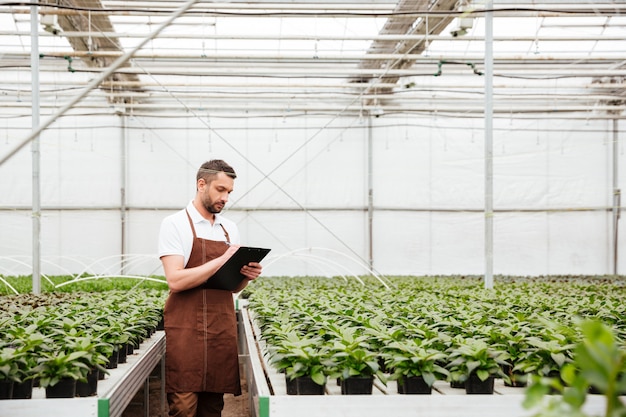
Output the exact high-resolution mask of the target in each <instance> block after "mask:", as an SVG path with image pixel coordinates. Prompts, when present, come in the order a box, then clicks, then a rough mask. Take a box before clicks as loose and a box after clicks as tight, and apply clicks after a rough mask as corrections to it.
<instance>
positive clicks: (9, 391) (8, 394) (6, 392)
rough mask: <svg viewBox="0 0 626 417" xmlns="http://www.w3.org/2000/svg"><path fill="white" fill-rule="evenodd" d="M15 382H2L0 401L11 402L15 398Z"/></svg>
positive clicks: (0, 382) (0, 384) (5, 380)
mask: <svg viewBox="0 0 626 417" xmlns="http://www.w3.org/2000/svg"><path fill="white" fill-rule="evenodd" d="M13 384H14V382H13V381H10V380H7V379H3V380H0V400H10V399H11V398H13Z"/></svg>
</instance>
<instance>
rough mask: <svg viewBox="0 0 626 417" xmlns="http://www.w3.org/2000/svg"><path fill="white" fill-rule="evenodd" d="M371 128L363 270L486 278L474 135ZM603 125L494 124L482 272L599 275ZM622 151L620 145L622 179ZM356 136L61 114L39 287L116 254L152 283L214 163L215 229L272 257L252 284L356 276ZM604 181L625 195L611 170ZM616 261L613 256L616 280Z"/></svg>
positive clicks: (13, 225)
mask: <svg viewBox="0 0 626 417" xmlns="http://www.w3.org/2000/svg"><path fill="white" fill-rule="evenodd" d="M29 123H30V121H28V120H22V119H13V120H11V121H10V122H7V125H6V128H5V130H4V132H3V133H4V135H3V136H4V137H3V139H4V140H2V141H0V156H1V155H5V154H6V153H7V152H9V151H10V150H11V149H12V148H13V147H14V146H15V145H16V144H17V143H19V141H20V140H21V139H22V138H24V137H26V136H27V134H28V129H29ZM124 126H125V127H124ZM372 126H373V127H372V131H371V134H372V141H373V142H372V149H373V153H372V173H373V176H372V184H373V201H374V215H373V243H372V251H373V258H374V267H375V269H376V270H377V271H378V272H380V273H382V274H429V275H434V274H482V273H484V225H483V223H484V214H483V212H482V210H483V205H484V178H483V172H484V148H483V131H482V126H483V121H482V120H479V119H471V118H457V119H455V118H445V117H434V116H424V117H421V116H398V117H390V116H383V117H380V118H375V119H373V120H372ZM619 126H620V128H621V129H622V130H624V128H625V126H624V124H623V123H621V124H620V125H619ZM611 127H612V122H610V121H602V120H587V121H574V120H559V119H552V120H548V119H538V120H525V119H522V120H515V119H513V118H512V119H510V120H508V119H507V120H501V119H496V121H495V124H494V148H493V150H494V208H495V210H496V213H495V216H494V272H495V273H496V274H521V275H540V274H608V273H611V272H612V255H611V251H612V246H611V239H612V237H611V230H612V229H611V213H610V211H607V208H609V207H610V206H611V204H612V178H611V172H612V171H611V170H612V168H611V152H612V143H611V141H612V138H613V136H612V132H611V131H610V129H611ZM0 129H1V127H0ZM0 138H2V136H1V135H0ZM625 139H626V137H625V134H624V133H620V144H619V148H618V159H619V165H620V168H622V167H624V166H626V161H625V156H624V152H623V148H624V146H623V142H624V140H625ZM367 140H368V123H367V121H366V120H356V119H352V118H338V119H328V118H318V117H312V116H311V117H307V118H289V117H287V118H282V117H280V118H264V119H243V120H240V119H238V120H236V119H216V118H211V119H209V118H208V117H207V118H206V119H203V120H200V119H199V118H197V117H193V116H190V118H189V119H175V118H166V117H162V118H141V117H137V116H133V117H127V118H126V119H125V120H122V119H121V118H120V117H117V116H89V117H87V116H80V115H76V116H68V117H63V118H62V119H60V120H59V121H57V122H56V123H55V124H53V125H52V126H51V127H50V128H49V129H48V130H46V131H45V132H44V133H43V134H42V137H41V182H42V187H41V196H42V207H43V211H42V221H41V224H42V232H41V244H42V257H43V259H44V263H43V265H42V267H43V270H44V273H49V274H57V273H67V272H68V271H69V272H72V273H78V272H81V271H82V269H83V268H85V267H86V266H88V265H90V264H92V263H93V266H91V267H89V268H90V269H91V270H93V272H111V273H114V272H112V271H113V270H115V269H117V270H119V268H120V267H119V255H120V251H121V248H122V242H124V247H125V251H126V253H127V254H129V255H133V257H130V258H129V259H132V260H133V263H132V264H130V265H128V267H127V268H126V269H125V272H127V273H143V274H148V273H155V274H161V273H162V272H161V270H160V267H159V262H158V259H156V239H157V234H158V228H159V224H160V221H161V219H162V218H163V217H164V216H166V215H168V214H170V213H172V212H173V211H175V210H178V209H180V208H182V207H183V206H184V205H185V204H186V203H187V202H188V201H189V200H190V199H191V198H192V197H193V195H194V190H195V189H194V179H195V173H196V170H197V168H198V166H199V165H200V164H201V163H202V162H204V161H205V160H208V159H211V158H221V159H225V160H226V161H228V162H229V163H231V164H232V165H233V166H234V167H235V169H236V170H237V173H238V175H239V177H238V179H237V180H236V184H235V185H236V189H235V191H234V192H233V194H232V195H231V202H230V204H229V206H228V209H227V210H226V215H228V216H229V217H230V218H232V219H233V220H235V221H237V222H238V224H239V227H240V229H241V232H242V238H243V240H244V243H246V244H249V245H254V246H266V247H270V248H272V249H273V251H272V253H271V256H270V258H268V259H267V261H266V262H265V264H266V265H267V267H266V274H268V275H315V274H323V275H340V274H351V273H352V274H363V273H365V269H364V268H363V267H362V266H361V265H362V264H363V263H366V262H367V260H368V256H369V241H368V239H369V237H368V220H367V210H366V209H367V202H368V175H367V174H368V170H367V163H368V146H367ZM123 143H125V144H126V145H125V147H123V146H122V144H123ZM124 155H125V158H126V159H125V160H124ZM31 166H32V165H31V155H30V147H29V146H27V147H25V148H24V149H22V150H21V151H20V152H18V153H17V154H16V155H15V156H14V157H12V158H11V159H10V160H9V161H7V162H6V163H5V164H3V165H0V178H1V181H0V227H1V232H0V274H4V275H11V274H16V273H20V274H27V273H30V266H29V265H30V256H31V252H32V249H31V242H32V232H31V223H32V221H31V212H30V205H31V198H32V187H31V177H32V173H31V172H32V168H31ZM619 177H620V178H619V184H620V186H621V187H623V186H624V184H626V169H624V168H622V169H620V172H619ZM124 178H125V181H124ZM122 189H124V190H125V192H126V205H127V207H128V211H127V214H126V228H125V229H124V233H123V232H122V226H121V218H122V215H121V212H120V209H119V208H120V204H121V190H122ZM625 229H626V225H624V224H622V225H621V229H620V237H619V239H620V242H621V248H624V247H626V244H625V243H624V242H626V232H625ZM135 255H136V256H135ZM140 255H141V256H140ZM624 255H626V253H625V251H624V249H620V264H619V272H620V273H622V274H623V273H625V269H624V268H625V266H624V259H623V258H624Z"/></svg>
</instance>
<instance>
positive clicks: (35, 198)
mask: <svg viewBox="0 0 626 417" xmlns="http://www.w3.org/2000/svg"><path fill="white" fill-rule="evenodd" d="M38 23H39V16H38V12H37V6H31V7H30V39H31V48H30V76H31V90H32V94H31V97H32V99H31V101H32V102H31V113H32V116H31V127H32V131H33V132H37V131H38V128H39V110H40V109H39V107H40V105H39V32H38V27H39V25H38ZM32 138H33V143H32V144H31V159H32V168H31V169H32V186H33V189H32V226H33V230H32V245H33V248H32V251H33V259H32V264H33V265H32V266H33V271H32V274H33V275H32V281H33V290H32V292H33V294H40V293H41V239H40V236H41V183H40V161H41V153H40V152H39V133H37V134H35V135H33V136H32Z"/></svg>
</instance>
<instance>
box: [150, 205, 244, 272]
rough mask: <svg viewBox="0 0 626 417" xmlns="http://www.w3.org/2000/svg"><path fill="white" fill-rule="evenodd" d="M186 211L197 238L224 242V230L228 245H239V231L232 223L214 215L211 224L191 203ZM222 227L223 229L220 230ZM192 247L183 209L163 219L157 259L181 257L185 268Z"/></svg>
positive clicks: (190, 234)
mask: <svg viewBox="0 0 626 417" xmlns="http://www.w3.org/2000/svg"><path fill="white" fill-rule="evenodd" d="M187 211H188V212H189V216H191V221H192V222H193V227H194V228H195V229H196V236H197V237H199V238H202V239H208V240H218V241H226V236H225V235H224V229H226V231H227V232H228V238H229V240H230V243H232V244H234V245H239V244H240V240H241V238H240V236H239V229H238V228H237V224H235V223H234V222H232V221H230V220H228V219H226V218H224V217H223V216H222V215H220V214H219V213H217V214H215V221H214V222H213V224H211V222H210V221H208V220H207V219H205V218H204V217H202V216H201V215H200V213H199V212H198V210H196V208H195V207H194V205H193V202H190V203H189V204H188V205H187ZM222 226H224V229H222ZM192 245H193V232H192V231H191V226H190V225H189V219H188V218H187V213H186V211H185V210H184V209H183V210H180V211H178V212H176V213H174V214H172V215H169V216H167V217H166V218H164V219H163V221H162V222H161V229H160V231H159V258H160V257H162V256H165V255H182V256H183V257H184V258H185V261H184V265H185V266H186V265H187V262H188V261H189V256H190V255H191V247H192Z"/></svg>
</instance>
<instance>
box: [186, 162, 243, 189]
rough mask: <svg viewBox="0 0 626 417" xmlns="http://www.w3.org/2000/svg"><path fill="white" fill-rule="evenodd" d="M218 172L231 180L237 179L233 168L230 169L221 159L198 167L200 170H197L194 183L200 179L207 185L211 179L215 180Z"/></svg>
mask: <svg viewBox="0 0 626 417" xmlns="http://www.w3.org/2000/svg"><path fill="white" fill-rule="evenodd" d="M220 172H223V173H224V174H226V175H228V176H229V177H231V178H232V179H235V178H237V174H236V173H235V170H234V169H233V167H231V166H230V165H228V164H227V163H226V162H224V161H222V160H221V159H212V160H210V161H207V162H205V163H204V164H202V165H201V166H200V169H198V174H197V175H196V181H198V180H199V179H200V178H202V179H204V180H205V181H206V182H207V183H208V182H211V180H213V178H215V176H216V175H217V174H219V173H220Z"/></svg>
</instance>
